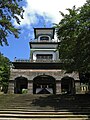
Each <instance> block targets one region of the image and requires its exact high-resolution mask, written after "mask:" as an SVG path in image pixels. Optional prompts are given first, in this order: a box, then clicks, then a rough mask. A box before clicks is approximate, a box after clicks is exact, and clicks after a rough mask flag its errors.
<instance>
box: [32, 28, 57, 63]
mask: <svg viewBox="0 0 90 120" xmlns="http://www.w3.org/2000/svg"><path fill="white" fill-rule="evenodd" d="M34 36H35V40H33V41H30V59H31V60H34V61H41V60H44V61H48V60H53V61H55V60H58V59H59V52H58V50H57V48H58V45H59V42H58V41H57V40H55V39H54V36H55V28H34Z"/></svg>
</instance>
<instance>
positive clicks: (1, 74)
mask: <svg viewBox="0 0 90 120" xmlns="http://www.w3.org/2000/svg"><path fill="white" fill-rule="evenodd" d="M9 76H10V60H9V59H8V58H7V57H4V56H3V55H2V54H1V53H0V87H2V91H3V92H4V93H6V92H7V90H8V81H9Z"/></svg>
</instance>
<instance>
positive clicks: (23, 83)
mask: <svg viewBox="0 0 90 120" xmlns="http://www.w3.org/2000/svg"><path fill="white" fill-rule="evenodd" d="M27 88H28V80H27V78H25V77H22V76H21V77H17V78H15V83H14V93H16V94H21V93H22V89H27Z"/></svg>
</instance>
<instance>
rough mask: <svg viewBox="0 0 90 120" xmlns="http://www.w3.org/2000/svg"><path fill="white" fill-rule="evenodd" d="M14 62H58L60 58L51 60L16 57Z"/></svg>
mask: <svg viewBox="0 0 90 120" xmlns="http://www.w3.org/2000/svg"><path fill="white" fill-rule="evenodd" d="M14 62H25V63H26V62H28V63H58V62H60V59H58V60H51V59H39V60H31V59H15V60H14Z"/></svg>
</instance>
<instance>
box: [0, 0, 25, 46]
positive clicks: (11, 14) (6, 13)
mask: <svg viewBox="0 0 90 120" xmlns="http://www.w3.org/2000/svg"><path fill="white" fill-rule="evenodd" d="M20 1H22V0H0V45H1V46H3V43H5V44H6V45H8V41H7V37H8V35H9V34H13V35H14V36H15V38H18V35H19V33H20V32H19V29H18V28H16V27H15V26H14V25H13V20H16V22H17V23H18V24H20V19H19V18H22V19H23V12H24V10H23V8H22V7H21V6H19V2H20Z"/></svg>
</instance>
